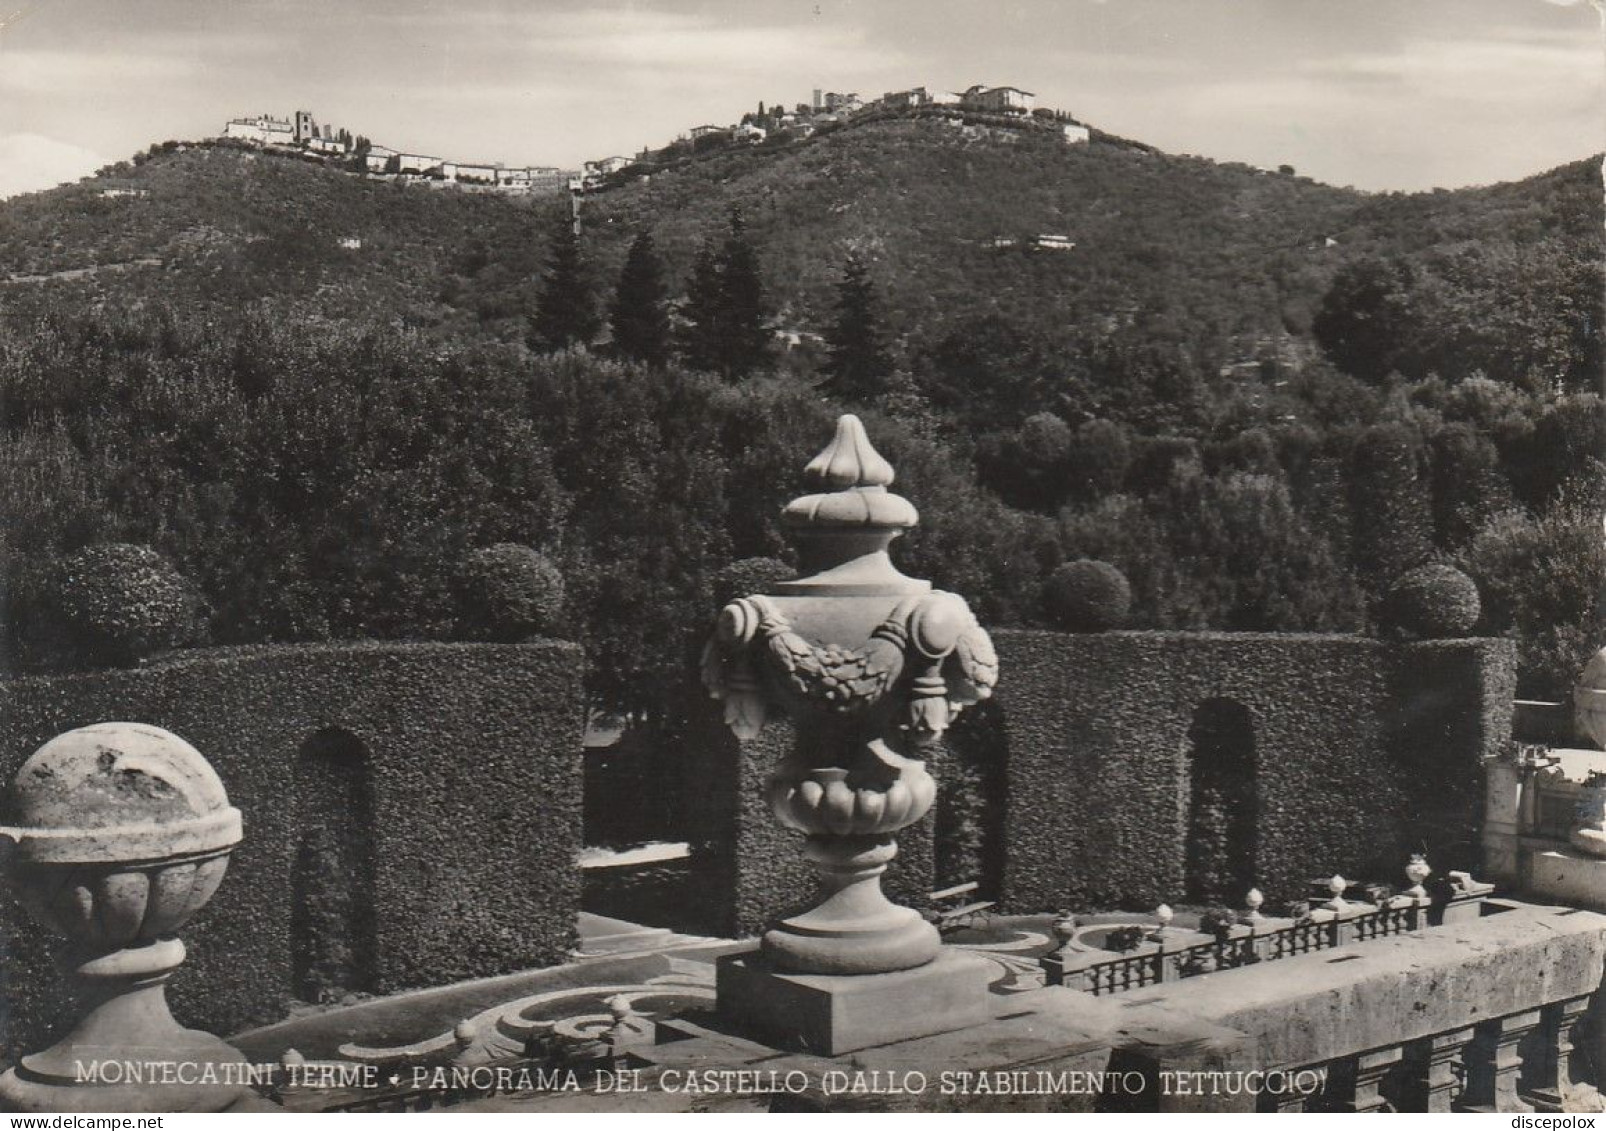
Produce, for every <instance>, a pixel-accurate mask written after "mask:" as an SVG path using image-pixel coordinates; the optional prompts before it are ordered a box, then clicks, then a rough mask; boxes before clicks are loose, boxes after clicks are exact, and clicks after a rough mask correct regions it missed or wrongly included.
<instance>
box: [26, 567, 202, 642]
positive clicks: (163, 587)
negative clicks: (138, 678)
mask: <svg viewBox="0 0 1606 1131" xmlns="http://www.w3.org/2000/svg"><path fill="white" fill-rule="evenodd" d="M54 607H55V609H56V611H57V613H58V614H59V615H60V617H61V621H62V626H63V628H64V629H65V636H66V639H67V641H68V644H69V646H70V647H71V648H72V650H73V652H74V654H75V658H76V659H78V660H80V661H83V662H86V663H89V664H96V665H116V666H124V667H126V666H131V665H133V664H137V663H139V661H141V660H143V659H144V658H145V657H147V656H149V655H151V654H152V653H154V652H160V651H162V650H164V649H167V648H173V647H176V646H178V645H180V644H184V643H187V642H188V641H189V640H191V639H192V638H193V637H194V635H195V633H196V631H197V629H198V627H199V619H200V617H199V612H200V600H199V598H198V596H197V594H196V592H195V590H194V589H193V588H192V587H191V586H190V585H189V583H188V582H186V581H185V580H184V578H183V576H182V575H181V574H180V573H179V572H178V570H177V569H175V568H173V564H172V563H171V562H169V561H168V560H167V559H166V558H164V557H162V555H161V554H159V553H157V552H156V551H155V550H153V549H151V548H150V547H149V546H140V545H135V544H133V543H129V542H109V543H106V544H104V545H100V546H89V547H87V548H86V549H83V550H80V551H78V552H77V553H76V554H73V555H72V556H71V557H69V558H67V559H66V560H65V561H64V562H62V564H61V571H60V573H59V575H58V577H57V582H56V590H55V594H54Z"/></svg>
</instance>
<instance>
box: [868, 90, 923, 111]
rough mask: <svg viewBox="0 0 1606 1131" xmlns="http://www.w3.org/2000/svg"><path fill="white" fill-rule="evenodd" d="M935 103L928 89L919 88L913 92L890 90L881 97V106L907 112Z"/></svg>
mask: <svg viewBox="0 0 1606 1131" xmlns="http://www.w3.org/2000/svg"><path fill="white" fill-rule="evenodd" d="M932 101H934V100H933V99H932V97H931V95H930V94H927V93H926V88H925V87H923V86H917V87H915V88H914V89H912V90H889V91H887V93H885V94H883V95H882V96H881V105H883V106H885V107H887V108H888V109H889V110H906V109H909V108H911V107H915V106H929V105H930V104H931V103H932Z"/></svg>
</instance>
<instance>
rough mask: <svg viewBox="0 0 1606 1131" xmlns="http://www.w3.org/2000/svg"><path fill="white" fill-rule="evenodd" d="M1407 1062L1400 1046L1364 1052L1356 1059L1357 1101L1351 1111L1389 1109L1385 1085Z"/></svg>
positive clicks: (1353, 1103)
mask: <svg viewBox="0 0 1606 1131" xmlns="http://www.w3.org/2000/svg"><path fill="white" fill-rule="evenodd" d="M1404 1060H1405V1050H1403V1049H1402V1048H1400V1046H1399V1045H1394V1046H1392V1047H1390V1048H1386V1049H1374V1050H1373V1051H1371V1052H1363V1053H1362V1054H1361V1055H1360V1056H1358V1057H1356V1058H1355V1099H1354V1100H1353V1101H1352V1103H1351V1105H1350V1110H1351V1111H1368V1112H1369V1111H1382V1110H1384V1109H1385V1108H1387V1107H1389V1106H1390V1105H1389V1101H1388V1099H1387V1097H1385V1096H1384V1094H1383V1084H1384V1082H1385V1081H1386V1080H1387V1079H1388V1077H1389V1074H1390V1073H1392V1072H1394V1071H1395V1070H1396V1069H1397V1068H1399V1067H1400V1065H1401V1064H1402V1063H1404Z"/></svg>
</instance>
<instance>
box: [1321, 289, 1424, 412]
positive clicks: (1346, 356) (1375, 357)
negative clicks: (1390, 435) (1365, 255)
mask: <svg viewBox="0 0 1606 1131" xmlns="http://www.w3.org/2000/svg"><path fill="white" fill-rule="evenodd" d="M1414 285H1415V275H1414V273H1413V272H1412V271H1411V268H1410V266H1409V265H1408V264H1407V263H1405V262H1404V261H1403V260H1399V259H1395V260H1388V261H1384V260H1380V259H1362V260H1358V261H1357V262H1355V263H1351V264H1349V265H1348V266H1347V267H1344V268H1343V269H1342V270H1340V271H1339V273H1338V274H1337V275H1336V276H1334V278H1333V285H1332V286H1331V287H1330V288H1328V291H1327V294H1326V295H1325V296H1324V297H1323V299H1322V304H1321V308H1320V309H1319V310H1317V312H1316V318H1315V321H1314V322H1313V323H1312V326H1311V329H1312V330H1313V331H1314V332H1315V334H1316V340H1317V342H1319V343H1320V344H1321V347H1322V349H1323V350H1325V351H1326V353H1327V356H1328V357H1329V358H1331V359H1332V362H1333V364H1334V365H1336V366H1338V367H1339V368H1340V369H1342V370H1343V371H1344V372H1346V373H1348V374H1350V375H1351V376H1353V377H1358V378H1360V379H1361V380H1362V381H1366V382H1369V383H1370V384H1374V385H1377V384H1381V383H1382V382H1383V380H1384V379H1385V378H1386V377H1387V376H1388V375H1389V374H1390V373H1391V372H1393V371H1394V370H1397V369H1398V370H1402V371H1403V370H1405V369H1407V368H1412V367H1411V366H1410V365H1409V358H1408V356H1407V355H1408V350H1409V349H1410V341H1411V337H1412V332H1411V331H1412V326H1413V324H1414V322H1415V319H1414V317H1413V314H1412V310H1411V306H1412V290H1413V287H1414Z"/></svg>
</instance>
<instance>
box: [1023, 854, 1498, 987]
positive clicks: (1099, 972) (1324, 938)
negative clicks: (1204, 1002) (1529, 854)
mask: <svg viewBox="0 0 1606 1131" xmlns="http://www.w3.org/2000/svg"><path fill="white" fill-rule="evenodd" d="M1419 865H1420V867H1421V869H1422V871H1421V872H1420V876H1419V875H1418V874H1417V873H1415V872H1410V873H1408V877H1409V878H1412V879H1418V880H1420V879H1425V878H1426V876H1427V874H1428V872H1429V871H1430V870H1429V869H1428V868H1427V866H1426V863H1425V861H1423V860H1422V858H1421V857H1413V859H1412V865H1411V866H1412V868H1415V867H1417V866H1419ZM1327 883H1328V884H1329V886H1330V887H1331V890H1332V893H1333V899H1332V900H1330V901H1329V902H1328V904H1327V905H1326V906H1323V907H1318V908H1316V909H1314V910H1312V911H1311V912H1310V913H1309V914H1308V915H1305V916H1302V917H1300V918H1298V919H1292V918H1275V917H1269V916H1263V915H1261V914H1260V911H1259V908H1260V900H1259V898H1258V897H1259V892H1258V891H1255V892H1253V893H1252V896H1253V897H1255V898H1252V899H1251V900H1249V901H1248V906H1247V908H1246V910H1245V911H1244V912H1243V913H1241V914H1240V916H1239V920H1240V921H1239V922H1238V923H1234V924H1230V925H1227V926H1225V927H1223V928H1221V929H1220V930H1219V931H1216V932H1214V933H1206V932H1204V931H1190V930H1185V929H1179V928H1174V927H1170V926H1168V925H1167V924H1168V923H1169V921H1170V915H1169V912H1170V908H1168V907H1162V908H1161V910H1162V912H1164V913H1165V914H1164V915H1162V917H1161V919H1162V923H1161V925H1160V926H1159V927H1158V928H1157V929H1155V930H1153V931H1151V932H1149V933H1148V934H1147V935H1145V936H1144V937H1143V939H1142V940H1141V941H1140V942H1138V943H1137V945H1136V947H1135V948H1134V949H1132V950H1130V951H1124V952H1123V951H1117V950H1111V949H1108V948H1106V947H1099V946H1093V945H1088V944H1086V943H1083V942H1081V941H1080V939H1079V936H1078V934H1077V933H1075V932H1074V931H1073V930H1072V929H1071V928H1069V927H1065V928H1061V927H1060V926H1059V925H1058V924H1057V925H1056V931H1057V932H1059V933H1061V937H1062V941H1063V942H1064V943H1065V945H1063V946H1062V947H1061V948H1060V949H1059V950H1057V951H1055V952H1053V953H1052V954H1049V955H1047V956H1046V957H1044V958H1043V959H1041V960H1040V965H1041V966H1042V968H1043V974H1044V980H1045V981H1046V982H1047V983H1048V984H1049V985H1063V986H1068V987H1070V988H1072V989H1079V990H1084V991H1086V992H1088V993H1091V994H1095V995H1099V994H1111V993H1121V992H1124V991H1127V990H1135V989H1140V988H1142V987H1145V986H1153V985H1157V984H1160V983H1163V982H1175V981H1179V980H1181V979H1183V978H1190V977H1196V976H1198V975H1201V974H1210V973H1215V972H1216V971H1220V970H1233V969H1238V968H1240V967H1247V966H1254V965H1257V964H1259V963H1265V962H1275V961H1277V960H1279V959H1285V958H1293V957H1295V956H1297V955H1302V954H1312V953H1315V952H1317V951H1323V950H1330V949H1333V948H1335V947H1341V946H1346V945H1348V944H1350V943H1359V942H1369V941H1372V940H1376V939H1384V938H1390V937H1393V936H1398V935H1406V934H1412V933H1415V932H1418V931H1421V930H1424V929H1426V928H1428V927H1436V926H1440V925H1442V924H1446V923H1448V924H1455V923H1461V922H1467V921H1471V920H1476V919H1478V918H1481V917H1482V915H1483V913H1484V910H1485V904H1486V902H1487V900H1488V897H1489V895H1490V893H1491V892H1492V891H1493V886H1492V885H1490V884H1483V883H1479V882H1477V881H1475V880H1473V879H1472V878H1471V877H1470V876H1467V875H1466V874H1465V873H1461V872H1454V873H1451V877H1450V886H1449V888H1448V890H1447V891H1444V892H1441V896H1440V898H1439V899H1438V900H1437V901H1435V900H1433V899H1430V898H1429V897H1428V895H1427V893H1426V891H1425V890H1423V889H1422V888H1421V885H1420V882H1418V884H1417V886H1416V887H1415V888H1414V889H1413V890H1414V891H1419V892H1421V894H1410V893H1407V894H1404V895H1395V896H1388V897H1386V898H1384V899H1383V900H1382V901H1381V902H1378V903H1369V902H1364V901H1360V900H1348V899H1345V898H1344V895H1343V893H1344V891H1346V890H1347V888H1348V883H1347V881H1345V880H1344V879H1343V877H1341V876H1335V877H1333V879H1332V880H1331V881H1327ZM1112 929H1118V928H1110V927H1107V926H1106V927H1099V928H1092V929H1090V930H1097V931H1100V932H1105V933H1107V932H1109V931H1111V930H1112ZM1086 933H1087V932H1083V934H1086Z"/></svg>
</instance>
